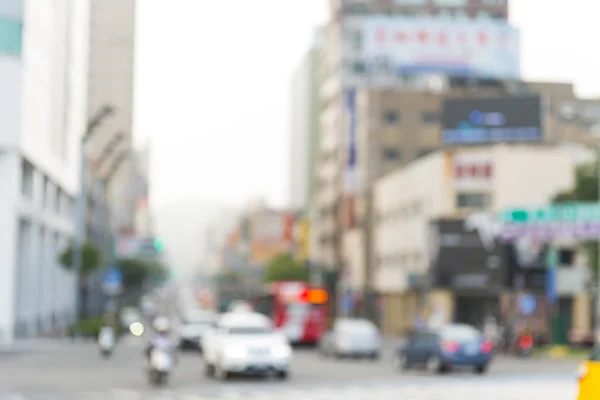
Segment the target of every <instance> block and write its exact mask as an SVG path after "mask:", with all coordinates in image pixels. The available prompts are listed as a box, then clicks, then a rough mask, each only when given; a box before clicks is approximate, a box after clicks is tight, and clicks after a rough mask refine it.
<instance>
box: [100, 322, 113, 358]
mask: <svg viewBox="0 0 600 400" xmlns="http://www.w3.org/2000/svg"><path fill="white" fill-rule="evenodd" d="M115 345H116V339H115V333H114V331H113V329H112V328H110V327H104V328H102V330H101V331H100V334H99V335H98V347H99V348H100V355H101V356H102V357H103V358H105V359H107V358H109V357H110V356H111V355H112V353H113V350H114V349H115Z"/></svg>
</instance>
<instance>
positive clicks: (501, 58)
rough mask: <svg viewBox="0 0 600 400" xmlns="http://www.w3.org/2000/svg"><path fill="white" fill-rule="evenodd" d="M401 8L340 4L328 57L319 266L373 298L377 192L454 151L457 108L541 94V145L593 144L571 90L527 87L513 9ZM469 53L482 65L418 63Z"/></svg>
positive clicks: (470, 5)
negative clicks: (450, 125) (450, 132)
mask: <svg viewBox="0 0 600 400" xmlns="http://www.w3.org/2000/svg"><path fill="white" fill-rule="evenodd" d="M399 3H402V2H390V1H379V2H378V1H369V2H367V1H358V0H356V1H350V0H348V1H331V2H330V6H331V9H330V11H331V18H330V21H329V23H328V25H327V28H326V40H325V46H324V51H323V53H324V61H323V67H322V71H323V74H324V75H323V78H322V79H323V84H322V87H321V91H320V93H321V99H320V102H321V112H320V133H319V136H320V139H319V149H318V156H317V169H318V172H317V176H318V182H317V188H318V193H317V195H316V196H315V198H316V199H317V205H316V207H315V208H316V209H317V213H318V217H319V218H318V219H317V220H316V221H315V222H316V223H315V224H313V231H314V232H315V233H316V235H317V237H318V241H317V245H318V251H317V252H316V253H317V257H318V260H316V261H318V262H320V263H322V264H324V265H326V266H329V267H330V268H336V269H338V270H340V271H342V272H344V274H343V275H342V276H343V277H344V279H343V286H344V287H345V288H346V287H347V286H350V285H351V282H347V281H351V280H352V278H355V280H358V281H360V283H359V284H353V286H355V287H353V289H356V290H358V291H360V292H363V293H365V292H367V293H368V294H374V295H375V294H376V293H374V289H375V285H374V283H375V271H374V268H375V267H374V266H375V265H376V263H375V254H374V251H373V247H374V243H373V237H374V234H373V224H374V221H375V220H376V218H377V215H376V214H375V211H374V210H373V206H372V204H373V200H372V199H373V186H374V184H375V182H376V181H377V180H378V179H380V178H382V177H383V176H384V175H386V174H388V173H392V172H393V171H395V170H397V169H400V168H404V167H406V166H408V165H410V164H411V163H413V162H415V161H416V160H418V159H420V158H422V157H424V156H426V155H427V154H429V153H431V152H435V151H437V150H439V149H440V148H443V147H446V146H448V143H447V142H445V141H444V140H443V138H444V137H443V129H442V128H443V125H444V121H442V118H443V113H444V103H445V102H446V100H447V99H452V98H469V97H503V98H506V99H509V98H514V97H519V96H527V95H532V94H540V95H541V97H542V98H543V101H542V103H541V106H540V108H541V109H542V114H541V117H540V118H541V126H539V125H538V127H539V128H540V131H541V132H543V139H542V140H541V142H543V143H545V144H556V143H560V142H567V141H570V142H578V143H581V144H584V145H590V144H593V142H594V139H593V138H591V137H590V135H589V131H588V128H589V126H586V123H585V121H584V123H579V122H581V121H580V120H581V119H585V118H575V119H576V120H578V121H579V122H577V123H574V121H573V120H574V119H573V118H567V117H568V115H567V116H565V115H563V114H565V113H564V112H563V111H561V108H562V105H565V104H569V103H570V102H573V103H577V104H579V105H580V106H581V107H583V105H582V104H580V103H579V102H578V100H577V99H576V96H575V95H574V92H573V86H572V85H571V84H559V83H538V82H523V81H522V80H521V78H520V71H519V50H518V49H519V41H520V37H519V32H518V30H516V29H514V28H513V27H511V26H510V24H508V22H507V17H508V4H507V3H508V2H507V1H495V2H480V1H472V2H463V3H464V4H465V6H464V7H458V6H456V5H454V6H452V5H448V4H449V2H442V1H439V2H436V1H429V2H426V1H422V2H412V1H411V2H410V3H411V4H412V5H401V4H399ZM404 3H405V4H408V3H409V2H404ZM436 3H437V7H432V5H434V4H436ZM453 3H456V2H453ZM443 4H446V5H443ZM478 7H479V8H478ZM423 15H429V16H430V17H434V16H435V17H436V18H423V17H422V16H423ZM467 31H468V33H466V32H467ZM461 49H462V50H461ZM465 49H470V51H469V52H465V51H464V50H465ZM461 51H462V54H471V55H477V56H475V57H472V58H471V56H469V57H466V58H464V59H462V61H461V63H462V66H460V67H459V68H456V65H454V66H452V65H450V64H452V63H449V64H447V65H445V64H444V63H443V62H437V63H433V64H430V63H423V62H421V61H419V60H421V59H428V60H431V59H432V58H434V59H435V58H436V55H437V56H439V59H440V60H444V59H446V58H445V57H447V56H448V55H449V54H450V55H452V56H451V57H450V58H451V59H457V58H459V57H461V56H460V54H461ZM392 103H394V104H396V105H394V106H392ZM509 103H510V102H509ZM578 107H579V106H578ZM463 118H466V117H463ZM463 145H465V144H463ZM471 145H472V143H471ZM356 271H360V273H358V272H356ZM351 273H354V275H355V276H354V277H348V275H349V274H351ZM356 274H358V276H356ZM346 283H347V284H346ZM373 298H374V297H373ZM367 303H370V304H377V302H376V301H369V302H365V303H364V304H367ZM365 310H366V308H365V309H363V311H365ZM366 312H367V314H369V313H370V312H369V311H366Z"/></svg>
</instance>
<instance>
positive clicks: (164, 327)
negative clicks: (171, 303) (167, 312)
mask: <svg viewBox="0 0 600 400" xmlns="http://www.w3.org/2000/svg"><path fill="white" fill-rule="evenodd" d="M152 327H153V328H154V332H155V333H156V335H155V336H154V337H153V338H152V339H151V340H150V342H149V343H148V346H147V347H146V351H145V353H146V358H147V360H148V361H150V354H151V353H152V350H153V349H155V348H156V347H160V348H163V349H168V350H169V351H170V352H171V354H172V356H173V359H174V360H175V361H176V360H177V357H176V351H175V345H174V343H173V340H172V339H171V322H170V321H169V319H168V318H167V317H157V318H155V319H154V321H153V322H152Z"/></svg>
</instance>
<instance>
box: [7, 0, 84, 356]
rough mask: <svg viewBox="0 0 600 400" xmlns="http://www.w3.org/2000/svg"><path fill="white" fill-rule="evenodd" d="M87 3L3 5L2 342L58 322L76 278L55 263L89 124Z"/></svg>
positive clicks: (16, 0)
mask: <svg viewBox="0 0 600 400" xmlns="http://www.w3.org/2000/svg"><path fill="white" fill-rule="evenodd" d="M88 7H89V4H88V1H86V0H81V1H68V0H57V1H52V2H28V1H22V0H6V1H2V2H0V87H1V88H2V90H0V110H1V111H0V132H2V133H1V134H0V193H2V196H0V226H2V232H3V235H2V241H0V265H2V268H0V343H2V344H6V343H10V342H11V341H13V340H14V338H15V337H24V336H32V335H36V334H40V333H42V332H48V331H51V330H53V329H59V328H60V327H64V326H65V324H67V323H68V322H70V321H72V318H73V317H74V311H75V308H74V293H75V281H74V276H73V274H72V273H69V272H66V271H65V270H64V269H63V268H61V266H60V264H59V254H60V253H61V251H62V250H63V249H65V247H66V245H67V243H68V241H69V238H70V237H72V235H73V234H74V221H73V216H74V209H73V203H74V202H73V199H74V197H75V196H76V195H77V180H78V176H77V171H78V168H77V165H78V160H79V150H80V149H79V140H80V137H81V134H82V132H84V130H85V128H86V124H87V118H86V117H87V115H86V107H87V105H86V100H87V85H86V79H87V61H88V60H87V57H86V56H87V53H88V43H87V38H88V37H89V9H88Z"/></svg>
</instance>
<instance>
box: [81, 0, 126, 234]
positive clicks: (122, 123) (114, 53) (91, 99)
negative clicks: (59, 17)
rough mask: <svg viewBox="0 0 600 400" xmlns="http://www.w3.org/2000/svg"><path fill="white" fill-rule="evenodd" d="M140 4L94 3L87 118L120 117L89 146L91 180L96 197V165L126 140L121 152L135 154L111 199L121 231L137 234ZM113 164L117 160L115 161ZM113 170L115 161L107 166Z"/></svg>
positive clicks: (111, 189) (116, 182) (121, 172)
mask: <svg viewBox="0 0 600 400" xmlns="http://www.w3.org/2000/svg"><path fill="white" fill-rule="evenodd" d="M136 3H137V2H136V0H123V1H121V0H90V1H89V7H90V10H89V13H90V18H89V30H90V35H89V37H88V38H89V52H88V57H89V59H88V64H89V74H88V81H87V85H88V98H87V113H88V114H87V115H88V118H91V117H92V116H93V115H95V114H96V113H97V112H98V110H99V109H101V108H102V107H103V106H105V105H107V104H108V105H111V106H113V107H114V108H115V114H114V115H113V116H111V118H109V119H107V120H106V121H105V122H104V123H103V124H102V126H101V127H99V129H98V130H97V131H96V132H95V134H94V137H93V138H92V140H91V142H90V155H91V161H92V162H91V163H90V168H89V174H88V176H89V177H91V178H90V179H89V182H90V185H89V190H90V192H91V191H92V186H93V184H94V183H93V182H94V177H96V178H97V177H98V176H99V175H101V174H103V173H104V172H105V171H103V170H101V171H98V170H97V169H96V168H94V165H93V164H94V162H93V161H94V160H95V159H97V158H98V157H99V155H100V152H101V151H102V150H103V149H104V148H105V146H106V145H107V144H108V143H109V142H110V140H111V139H112V138H113V137H114V135H115V134H117V133H122V134H123V135H124V140H123V141H122V142H121V144H120V146H119V148H118V150H117V151H116V152H115V154H116V153H118V152H120V151H127V152H130V154H129V155H130V157H128V158H127V159H126V160H125V161H124V162H123V164H122V165H121V166H120V167H119V169H118V170H117V171H116V173H115V176H114V177H113V178H112V179H111V182H110V183H109V196H110V200H111V204H112V209H113V211H114V213H115V221H116V225H117V228H118V229H119V230H127V231H133V230H135V218H136V206H137V204H136V203H137V201H136V200H137V199H136V193H135V191H134V190H132V188H135V184H134V180H135V168H134V159H135V156H134V154H133V109H134V104H133V96H134V83H135V79H134V72H135V30H136V20H135V19H136ZM113 158H114V157H113ZM106 164H107V165H108V164H110V161H109V162H107V163H106Z"/></svg>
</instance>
